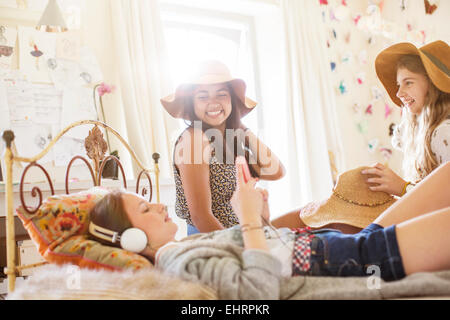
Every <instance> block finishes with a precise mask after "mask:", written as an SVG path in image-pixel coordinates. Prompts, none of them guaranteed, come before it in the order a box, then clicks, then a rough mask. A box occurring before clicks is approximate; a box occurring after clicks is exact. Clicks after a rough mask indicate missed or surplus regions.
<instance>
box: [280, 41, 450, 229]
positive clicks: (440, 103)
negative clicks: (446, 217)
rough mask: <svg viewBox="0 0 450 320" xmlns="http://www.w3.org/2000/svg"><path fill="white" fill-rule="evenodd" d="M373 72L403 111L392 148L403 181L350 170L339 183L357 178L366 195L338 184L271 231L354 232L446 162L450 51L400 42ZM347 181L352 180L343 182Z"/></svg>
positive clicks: (387, 173)
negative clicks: (400, 161)
mask: <svg viewBox="0 0 450 320" xmlns="http://www.w3.org/2000/svg"><path fill="white" fill-rule="evenodd" d="M375 68H376V72H377V75H378V77H379V79H380V80H381V82H382V83H383V85H384V87H385V88H386V90H387V92H388V94H389V96H390V97H391V99H392V101H394V103H395V104H397V105H398V106H400V107H402V121H401V123H400V125H399V126H397V130H396V132H395V137H394V139H393V143H394V145H396V146H397V147H400V148H401V150H402V151H403V152H404V160H403V170H404V173H405V176H406V179H407V180H408V181H405V180H403V179H402V178H401V177H400V176H398V175H397V174H396V173H395V172H394V171H392V170H391V169H389V168H388V167H385V166H384V165H382V164H380V163H377V164H376V165H375V166H373V167H360V168H356V169H353V170H350V171H348V172H345V173H343V176H344V178H345V179H344V181H349V183H350V184H352V183H355V181H357V180H358V178H357V176H358V175H360V178H359V179H361V180H366V182H367V187H368V190H366V189H360V190H359V191H356V190H355V191H354V192H353V193H352V192H350V194H349V190H350V189H352V188H349V187H351V185H349V183H340V184H339V183H338V184H337V186H335V188H334V189H333V194H332V196H331V197H330V198H329V199H326V200H324V201H322V202H312V203H309V204H308V205H306V206H305V207H303V208H301V209H297V210H293V211H291V212H289V213H287V214H284V215H282V216H280V217H279V218H277V219H275V220H274V221H272V223H273V225H274V226H276V227H284V226H287V227H294V226H296V227H305V226H309V227H312V228H324V227H331V228H335V229H339V230H341V231H342V232H344V233H356V232H359V231H360V230H361V229H362V228H364V227H366V226H367V225H368V224H369V223H370V222H371V221H373V220H374V219H375V218H376V217H377V216H378V215H379V214H380V213H381V212H383V210H386V209H387V207H389V206H390V205H392V203H393V201H394V199H392V197H391V195H395V196H402V195H404V194H405V193H406V192H407V191H408V190H410V189H411V188H412V187H413V186H414V185H415V183H416V182H417V181H420V180H422V179H423V178H425V177H426V176H427V175H428V174H430V173H431V172H432V171H433V170H434V169H435V168H437V167H438V166H439V165H441V164H443V163H445V162H447V161H449V160H450V145H449V144H450V94H449V92H450V48H449V46H448V45H447V44H446V43H445V42H443V41H435V42H432V43H430V44H428V45H426V46H424V47H422V48H420V49H418V48H416V47H415V46H414V45H412V44H410V43H399V44H396V45H393V46H391V47H389V48H387V49H385V50H384V51H382V52H381V53H380V54H379V55H378V56H377V58H376V61H375ZM361 173H362V174H363V175H361ZM349 176H352V177H353V178H352V179H350V180H349V179H347V178H348V177H349ZM340 180H342V179H340ZM341 182H342V181H341ZM345 185H347V186H345ZM370 191H373V192H370ZM344 193H345V196H340V195H342V194H344ZM390 199H391V200H390ZM368 203H371V204H373V203H378V204H379V205H371V206H367V205H366V204H368Z"/></svg>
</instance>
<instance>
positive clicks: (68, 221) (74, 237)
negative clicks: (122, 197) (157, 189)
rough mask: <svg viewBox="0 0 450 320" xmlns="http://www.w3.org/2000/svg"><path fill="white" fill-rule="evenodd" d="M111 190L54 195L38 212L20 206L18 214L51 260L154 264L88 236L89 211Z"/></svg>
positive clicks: (107, 265)
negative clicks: (28, 210) (29, 211)
mask: <svg viewBox="0 0 450 320" xmlns="http://www.w3.org/2000/svg"><path fill="white" fill-rule="evenodd" d="M107 193H108V190H107V189H104V188H101V187H94V188H92V189H89V190H87V191H83V192H79V193H74V194H69V195H56V196H51V197H49V198H47V199H46V200H44V201H43V203H42V204H41V206H40V207H39V209H38V211H37V212H36V213H35V214H29V213H27V212H26V211H25V210H24V209H23V208H22V207H19V208H18V209H17V215H18V216H19V218H20V219H21V220H22V223H23V225H24V227H25V229H26V230H27V231H28V234H29V235H30V237H31V239H32V240H33V241H34V243H35V244H36V245H37V248H38V251H39V253H40V254H41V255H42V257H43V258H44V259H45V260H47V261H48V262H51V263H56V264H65V263H71V264H76V265H78V266H80V267H88V268H92V269H108V270H122V269H130V268H131V269H135V270H137V269H141V268H143V267H148V266H151V263H150V262H149V261H148V260H147V259H145V258H144V257H142V256H141V255H138V254H136V253H131V252H127V251H125V250H123V249H119V248H115V247H111V246H106V245H103V244H101V243H100V242H97V241H95V240H91V239H89V238H88V228H89V222H90V219H89V212H90V211H91V210H92V208H93V207H94V206H95V204H96V203H97V202H98V201H100V200H101V199H102V198H103V196H104V195H105V194H107Z"/></svg>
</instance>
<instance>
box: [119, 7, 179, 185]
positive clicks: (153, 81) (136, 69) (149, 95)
mask: <svg viewBox="0 0 450 320" xmlns="http://www.w3.org/2000/svg"><path fill="white" fill-rule="evenodd" d="M110 9H111V10H110V12H111V21H112V30H111V33H112V35H113V43H114V48H112V49H113V50H114V53H115V55H116V59H115V61H116V63H117V65H116V66H115V67H116V68H117V69H118V73H119V75H120V79H119V82H120V83H119V86H118V87H119V88H120V96H121V100H122V109H123V114H124V119H123V121H124V122H125V127H126V131H127V137H128V140H129V142H130V144H131V146H132V148H133V150H134V151H135V152H136V154H137V156H138V157H139V159H141V160H142V161H143V162H144V163H145V164H146V165H149V166H150V165H151V164H152V163H153V160H152V154H153V153H154V152H158V153H159V154H160V156H161V158H160V160H161V161H160V162H159V166H160V170H161V178H172V173H171V168H170V163H171V154H172V151H171V150H172V146H171V143H172V142H171V139H170V138H171V137H170V135H171V133H172V132H174V131H176V129H177V126H178V125H177V122H176V121H175V120H173V119H172V118H170V116H169V115H168V114H167V113H166V112H165V110H164V109H163V107H162V105H161V103H160V98H161V97H163V96H165V95H167V94H169V91H170V90H171V83H170V80H169V77H168V70H169V69H168V68H167V62H166V49H165V45H164V37H163V29H162V23H161V19H160V11H159V6H158V1H157V0H152V1H129V0H112V1H110Z"/></svg>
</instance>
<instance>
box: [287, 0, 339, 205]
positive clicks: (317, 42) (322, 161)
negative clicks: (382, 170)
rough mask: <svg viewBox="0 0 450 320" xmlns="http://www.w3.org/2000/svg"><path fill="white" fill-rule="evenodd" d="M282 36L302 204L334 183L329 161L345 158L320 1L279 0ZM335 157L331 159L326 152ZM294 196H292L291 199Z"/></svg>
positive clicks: (293, 171) (296, 186) (294, 170)
mask: <svg viewBox="0 0 450 320" xmlns="http://www.w3.org/2000/svg"><path fill="white" fill-rule="evenodd" d="M281 10H282V15H283V21H284V24H285V25H284V27H285V37H286V59H287V66H286V70H287V91H288V92H287V105H288V117H287V119H288V123H287V125H288V140H289V141H288V143H289V145H290V146H293V147H292V148H291V150H292V152H291V154H290V157H289V158H290V159H289V164H288V167H289V168H290V172H288V178H289V179H290V189H291V190H298V192H295V193H294V194H293V196H294V197H298V199H299V200H298V201H297V202H300V203H302V204H304V203H306V202H309V201H316V200H322V199H325V198H327V197H328V196H329V195H330V191H331V188H332V187H333V170H332V169H333V166H334V165H335V166H336V169H337V170H338V171H340V168H341V167H342V165H343V163H344V155H343V154H342V152H341V151H342V150H343V149H342V143H341V141H340V140H339V136H340V135H339V129H338V123H337V115H336V103H335V93H334V89H333V87H332V84H331V80H330V64H329V59H328V58H327V53H326V50H327V47H326V36H325V26H324V24H322V23H321V19H322V16H321V11H320V8H319V1H311V0H282V1H281ZM331 153H332V154H333V155H334V163H330V156H329V155H330V154H331ZM294 202H295V199H294Z"/></svg>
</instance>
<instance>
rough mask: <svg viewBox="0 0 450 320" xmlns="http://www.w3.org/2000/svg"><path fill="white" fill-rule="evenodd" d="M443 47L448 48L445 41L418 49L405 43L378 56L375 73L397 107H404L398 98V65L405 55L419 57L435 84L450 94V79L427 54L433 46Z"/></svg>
mask: <svg viewBox="0 0 450 320" xmlns="http://www.w3.org/2000/svg"><path fill="white" fill-rule="evenodd" d="M441 43H442V44H441ZM441 45H442V46H444V45H445V46H447V44H446V43H445V42H443V41H436V42H433V43H431V44H429V45H426V46H424V47H422V48H420V49H418V48H416V47H415V46H414V45H413V44H411V43H408V42H403V43H398V44H395V45H393V46H390V47H389V48H387V49H385V50H383V51H382V52H380V53H379V54H378V56H377V57H376V59H375V71H376V73H377V76H378V78H379V79H380V81H381V83H382V84H383V86H384V88H385V89H386V91H387V93H388V94H389V96H390V98H391V100H392V101H393V102H394V103H395V104H396V105H398V106H402V102H401V100H400V99H399V98H398V97H397V91H398V86H397V63H398V60H399V59H400V57H401V56H403V55H408V54H410V55H417V56H419V57H420V59H421V60H422V63H423V65H424V67H425V70H426V71H427V74H428V76H429V78H430V79H431V81H432V82H433V84H434V85H435V86H436V87H437V88H438V89H439V90H441V91H443V92H450V77H449V76H448V75H447V74H446V73H445V72H444V71H443V70H441V69H440V68H439V67H438V66H437V65H436V64H435V63H434V62H433V61H432V60H431V59H430V57H429V56H428V55H427V54H426V52H427V49H428V48H430V49H431V48H432V47H433V46H441ZM447 47H448V46H447Z"/></svg>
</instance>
